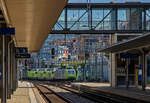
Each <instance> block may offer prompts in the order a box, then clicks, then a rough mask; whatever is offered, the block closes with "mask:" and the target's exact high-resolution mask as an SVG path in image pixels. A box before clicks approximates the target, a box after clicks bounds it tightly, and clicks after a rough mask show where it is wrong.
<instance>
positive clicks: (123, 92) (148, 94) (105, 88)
mask: <svg viewBox="0 0 150 103" xmlns="http://www.w3.org/2000/svg"><path fill="white" fill-rule="evenodd" d="M72 85H73V86H76V87H77V88H79V87H81V86H88V87H89V88H95V89H96V90H99V91H102V92H106V93H111V94H116V95H120V96H124V97H130V98H134V99H139V100H145V101H148V102H149V103H150V88H147V89H146V91H142V90H141V89H140V88H135V87H134V88H133V87H132V88H128V89H127V88H125V87H118V88H112V87H110V84H109V83H91V82H89V83H87V82H86V83H84V82H83V83H72Z"/></svg>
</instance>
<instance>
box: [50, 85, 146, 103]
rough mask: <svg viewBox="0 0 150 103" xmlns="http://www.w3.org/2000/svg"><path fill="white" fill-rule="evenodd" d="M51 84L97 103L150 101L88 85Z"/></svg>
mask: <svg viewBox="0 0 150 103" xmlns="http://www.w3.org/2000/svg"><path fill="white" fill-rule="evenodd" d="M50 85H54V86H58V87H59V88H62V89H65V90H67V91H70V92H72V93H75V94H77V95H80V96H82V97H84V98H88V99H89V100H92V101H94V102H97V103H148V102H146V101H142V100H140V99H134V98H129V97H124V96H120V95H115V94H111V93H105V92H102V91H99V90H98V89H97V88H89V87H87V86H82V87H79V88H72V87H69V86H66V85H65V84H60V83H56V84H54V83H53V84H50Z"/></svg>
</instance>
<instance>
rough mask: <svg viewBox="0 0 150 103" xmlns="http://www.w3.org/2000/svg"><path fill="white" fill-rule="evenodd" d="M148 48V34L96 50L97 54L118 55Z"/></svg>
mask: <svg viewBox="0 0 150 103" xmlns="http://www.w3.org/2000/svg"><path fill="white" fill-rule="evenodd" d="M149 46H150V33H148V34H143V35H141V36H138V37H135V38H133V39H129V40H126V41H123V42H120V43H116V44H113V45H112V46H110V47H107V48H102V49H98V50H97V51H98V52H105V53H118V52H124V51H130V50H135V49H138V48H147V47H149Z"/></svg>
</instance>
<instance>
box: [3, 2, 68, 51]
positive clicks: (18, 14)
mask: <svg viewBox="0 0 150 103" xmlns="http://www.w3.org/2000/svg"><path fill="white" fill-rule="evenodd" d="M1 1H4V3H3V5H5V6H3V10H4V12H5V11H7V13H8V15H7V14H6V15H7V16H6V15H5V17H7V18H9V20H7V23H8V24H9V25H11V26H12V27H15V29H16V34H15V40H16V46H17V47H27V48H28V50H29V51H30V52H37V51H39V50H40V48H41V46H42V44H43V43H44V41H45V39H46V38H47V36H48V34H49V33H50V30H51V29H52V28H53V26H54V24H55V23H56V21H57V19H58V17H59V15H60V14H61V12H62V10H63V8H64V7H65V5H66V4H67V0H1Z"/></svg>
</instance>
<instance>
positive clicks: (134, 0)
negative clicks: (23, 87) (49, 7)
mask: <svg viewBox="0 0 150 103" xmlns="http://www.w3.org/2000/svg"><path fill="white" fill-rule="evenodd" d="M112 1H114V2H130V1H132V2H150V0H91V2H99V3H106V2H112ZM69 2H72V3H77V2H81V3H82V2H87V0H69Z"/></svg>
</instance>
